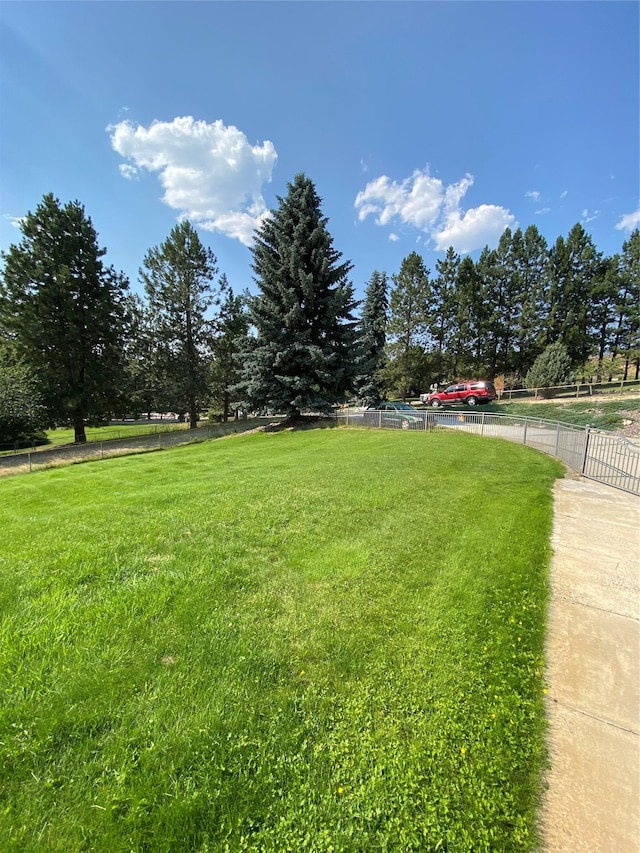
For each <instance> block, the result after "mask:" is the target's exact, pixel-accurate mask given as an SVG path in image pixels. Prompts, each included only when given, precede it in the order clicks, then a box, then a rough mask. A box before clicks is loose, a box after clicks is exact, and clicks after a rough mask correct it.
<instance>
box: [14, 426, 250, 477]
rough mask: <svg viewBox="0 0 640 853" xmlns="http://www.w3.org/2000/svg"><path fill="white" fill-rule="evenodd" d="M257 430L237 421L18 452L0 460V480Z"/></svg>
mask: <svg viewBox="0 0 640 853" xmlns="http://www.w3.org/2000/svg"><path fill="white" fill-rule="evenodd" d="M253 426H255V423H253V422H252V421H233V422H229V423H228V424H226V425H225V424H213V425H211V426H201V427H198V429H177V430H172V431H167V432H160V431H158V432H154V433H148V434H146V435H132V436H129V437H126V438H116V439H105V440H104V441H90V442H87V443H86V444H69V445H66V446H58V447H46V446H45V447H42V448H40V449H38V450H34V449H25V450H16V451H15V453H12V454H7V455H5V456H0V476H1V475H2V474H21V473H27V472H30V471H41V470H42V469H44V468H53V467H55V466H57V465H71V464H73V463H75V462H90V461H92V460H97V459H106V458H107V457H109V456H126V455H128V454H132V453H142V452H145V451H150V450H156V449H164V448H168V447H177V446H178V445H180V444H191V443H193V442H196V441H206V440H207V439H210V438H218V437H220V436H221V435H226V434H228V433H230V432H245V431H246V430H247V429H251V428H252V427H253Z"/></svg>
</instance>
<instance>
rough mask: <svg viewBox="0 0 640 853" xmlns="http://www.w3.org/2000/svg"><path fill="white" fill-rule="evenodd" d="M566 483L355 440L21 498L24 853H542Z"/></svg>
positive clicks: (17, 505)
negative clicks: (560, 517)
mask: <svg viewBox="0 0 640 853" xmlns="http://www.w3.org/2000/svg"><path fill="white" fill-rule="evenodd" d="M425 454H426V456H427V457H428V460H429V464H428V470H427V469H426V468H425V466H423V465H419V464H416V459H417V458H418V457H423V456H424V455H425ZM476 458H477V459H481V460H482V462H481V464H479V465H477V466H475V467H473V466H472V468H471V469H470V467H469V460H470V459H476ZM560 473H561V466H559V465H558V464H557V463H555V462H554V461H552V460H550V459H548V458H547V457H544V456H542V455H541V454H537V453H535V452H532V451H530V450H528V449H526V448H523V447H519V446H517V445H514V444H510V443H508V442H503V441H498V440H491V439H487V438H482V439H481V438H479V437H476V436H467V435H451V434H443V433H438V432H435V431H434V432H433V433H430V434H429V435H428V436H427V435H424V434H417V433H400V434H395V433H394V434H389V433H384V432H377V431H362V432H360V431H358V432H355V431H350V430H346V429H333V430H321V431H305V432H298V433H291V432H283V433H279V434H275V435H265V434H262V435H251V436H245V437H241V438H238V439H235V440H233V441H224V442H219V443H210V444H203V445H199V446H194V447H191V448H185V449H182V450H176V451H172V452H170V453H169V452H167V453H163V454H155V455H148V456H143V457H129V458H127V459H123V460H113V461H109V462H103V463H97V464H87V465H83V466H79V467H75V468H71V469H65V470H58V471H51V472H43V473H41V474H36V475H33V476H32V477H29V478H13V479H11V480H4V481H0V528H1V529H2V531H3V533H4V534H5V535H4V536H3V537H2V546H1V547H0V596H1V600H2V607H3V614H4V615H3V620H2V622H1V623H0V660H1V661H2V667H0V758H1V760H2V767H3V805H2V809H1V810H0V847H1V848H2V849H12V848H13V849H17V850H21V851H25V853H31V851H33V853H35V851H40V850H47V851H50V853H56V851H60V853H76V851H77V853H79V851H81V850H89V849H90V850H94V851H97V853H102V852H103V851H104V853H120V851H122V853H125V851H131V850H136V851H143V850H158V851H176V853H178V851H179V853H189V851H206V850H208V851H219V853H222V851H232V850H233V851H241V850H245V851H255V853H257V851H276V850H277V851H287V850H289V851H292V852H293V853H298V851H300V850H308V851H310V853H325V852H326V851H328V850H330V849H333V850H334V851H336V852H337V851H342V853H352V851H356V850H358V851H372V850H387V851H390V853H391V851H397V853H407V851H428V850H437V849H442V850H446V849H449V850H455V851H459V853H478V851H487V853H488V851H492V853H493V851H496V853H498V851H503V853H506V851H519V853H526V851H528V850H532V849H533V847H534V840H535V831H536V813H535V812H536V807H537V803H538V794H539V792H540V772H541V769H542V764H543V755H544V738H543V680H542V654H543V643H544V634H545V601H546V595H547V567H548V561H549V555H550V549H549V535H550V531H551V521H552V500H551V484H552V481H553V479H554V478H555V477H556V476H558V475H559V474H560ZM496 519H499V523H497V522H496ZM34 531H37V536H36V535H34ZM453 531H455V536H453V535H452V533H453Z"/></svg>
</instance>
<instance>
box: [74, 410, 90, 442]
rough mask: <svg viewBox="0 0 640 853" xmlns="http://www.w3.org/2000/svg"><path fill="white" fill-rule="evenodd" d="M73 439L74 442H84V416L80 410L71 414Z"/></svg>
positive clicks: (85, 438)
mask: <svg viewBox="0 0 640 853" xmlns="http://www.w3.org/2000/svg"><path fill="white" fill-rule="evenodd" d="M73 431H74V433H75V436H74V439H73V440H74V441H75V443H76V444H86V443H87V434H86V432H85V431H84V417H83V416H82V412H75V413H74V416H73Z"/></svg>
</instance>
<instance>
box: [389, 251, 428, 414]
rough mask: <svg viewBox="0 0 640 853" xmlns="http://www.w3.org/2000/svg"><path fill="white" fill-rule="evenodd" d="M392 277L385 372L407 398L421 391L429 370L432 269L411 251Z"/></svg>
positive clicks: (403, 397) (394, 385)
mask: <svg viewBox="0 0 640 853" xmlns="http://www.w3.org/2000/svg"><path fill="white" fill-rule="evenodd" d="M392 280H393V287H392V289H391V295H390V299H389V309H390V316H389V325H388V327H387V333H388V339H389V343H388V344H387V352H388V355H389V360H388V364H387V367H386V370H385V374H386V378H387V382H388V384H389V385H390V386H392V387H393V388H394V389H396V390H397V391H398V393H399V394H401V395H402V399H403V400H406V398H407V396H408V395H409V394H411V393H419V392H420V388H421V386H422V385H423V384H424V382H425V376H426V372H427V369H428V361H427V358H426V354H425V349H424V342H425V338H426V334H427V325H428V324H427V320H428V316H429V298H430V294H431V288H430V282H429V270H428V269H427V268H426V267H425V265H424V261H423V259H422V258H421V256H420V255H419V254H418V253H417V252H411V253H410V254H409V255H407V257H406V258H405V259H404V260H403V261H402V264H401V265H400V272H399V273H398V274H397V275H394V276H392Z"/></svg>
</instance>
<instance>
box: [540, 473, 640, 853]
mask: <svg viewBox="0 0 640 853" xmlns="http://www.w3.org/2000/svg"><path fill="white" fill-rule="evenodd" d="M552 545H553V549H554V556H553V559H552V564H551V599H550V607H549V620H548V633H547V648H546V661H547V664H546V666H547V670H546V679H547V684H548V688H549V690H548V694H547V718H548V722H549V733H548V738H549V740H548V742H549V753H550V762H551V767H550V770H549V771H548V773H547V778H546V783H547V786H548V787H547V790H546V792H545V799H544V803H543V809H542V818H541V830H542V837H543V851H544V853H581V851H589V853H639V851H640V498H638V497H635V496H633V495H630V494H626V493H624V492H620V491H617V490H615V489H612V488H609V487H608V486H603V485H600V484H598V483H592V482H588V481H583V480H576V479H564V480H559V481H557V483H556V486H555V497H554V529H553V539H552Z"/></svg>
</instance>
